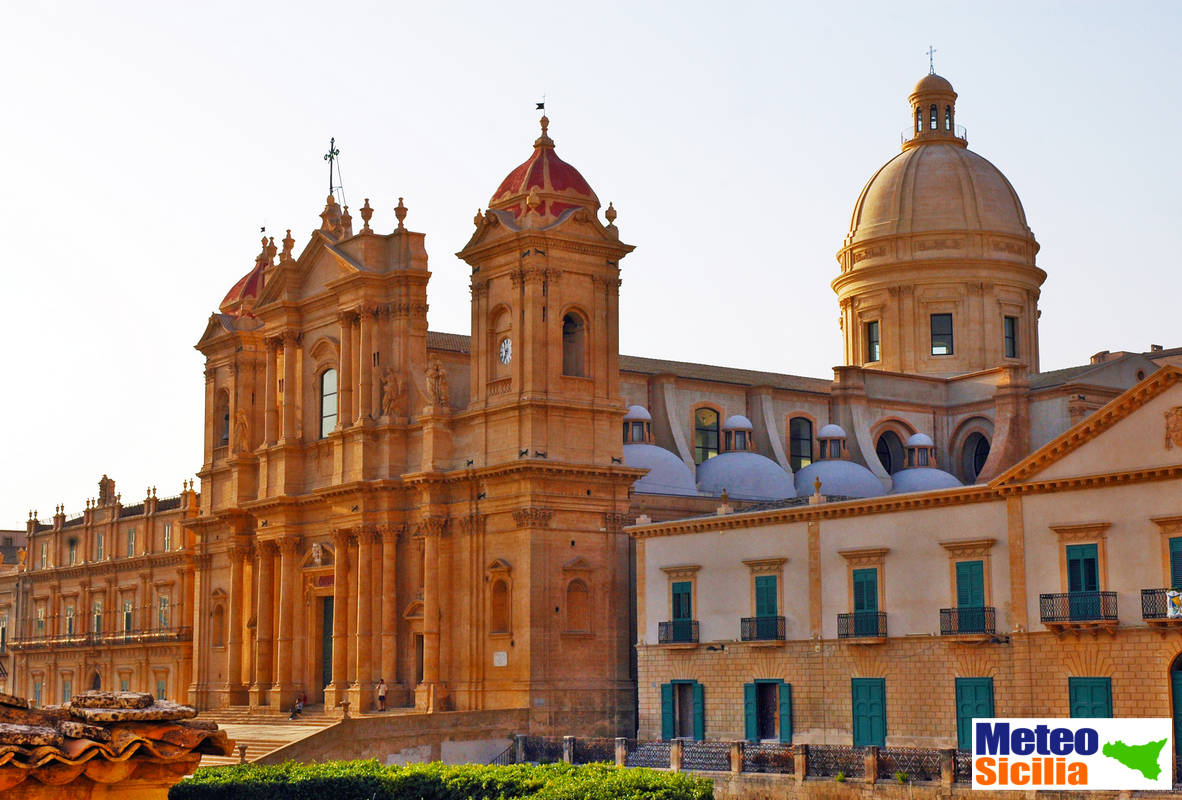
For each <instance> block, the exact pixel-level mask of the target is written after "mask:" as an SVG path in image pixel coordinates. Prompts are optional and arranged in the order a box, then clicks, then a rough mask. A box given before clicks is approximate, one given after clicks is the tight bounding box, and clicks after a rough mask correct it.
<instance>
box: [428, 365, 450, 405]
mask: <svg viewBox="0 0 1182 800" xmlns="http://www.w3.org/2000/svg"><path fill="white" fill-rule="evenodd" d="M447 394H448V387H447V373H446V372H445V371H444V369H443V363H442V362H441V361H440V360H439V356H432V357H431V361H430V363H428V364H427V403H428V404H429V405H432V406H439V407H441V408H447V407H448V399H447Z"/></svg>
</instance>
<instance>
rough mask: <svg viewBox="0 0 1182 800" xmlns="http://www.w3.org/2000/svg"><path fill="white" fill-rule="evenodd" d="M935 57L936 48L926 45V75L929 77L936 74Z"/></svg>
mask: <svg viewBox="0 0 1182 800" xmlns="http://www.w3.org/2000/svg"><path fill="white" fill-rule="evenodd" d="M935 55H936V48H934V47H932V46H931V45H930V44H929V45H928V74H929V75H935V74H936V59H935Z"/></svg>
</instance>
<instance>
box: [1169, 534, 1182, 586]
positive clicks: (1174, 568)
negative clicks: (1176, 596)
mask: <svg viewBox="0 0 1182 800" xmlns="http://www.w3.org/2000/svg"><path fill="white" fill-rule="evenodd" d="M1170 588H1171V589H1178V590H1182V536H1175V537H1174V538H1173V539H1170Z"/></svg>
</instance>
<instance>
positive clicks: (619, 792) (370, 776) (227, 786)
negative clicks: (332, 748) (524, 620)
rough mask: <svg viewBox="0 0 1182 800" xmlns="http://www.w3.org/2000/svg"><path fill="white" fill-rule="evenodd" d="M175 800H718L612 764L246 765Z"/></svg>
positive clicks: (708, 790)
mask: <svg viewBox="0 0 1182 800" xmlns="http://www.w3.org/2000/svg"><path fill="white" fill-rule="evenodd" d="M168 796H169V798H170V800H280V798H283V800H321V798H329V800H514V798H536V800H713V797H714V787H713V784H712V783H711V781H709V780H708V779H705V778H694V777H691V776H689V775H683V774H678V773H670V772H657V771H655V770H650V769H621V768H618V767H613V766H609V765H606V764H587V765H583V766H577V767H575V766H570V765H568V764H545V765H542V766H530V765H525V764H520V765H515V766H508V767H498V766H485V765H482V764H465V765H462V766H446V765H444V764H440V763H438V762H436V763H433V764H408V765H407V766H401V767H395V766H391V767H384V766H382V765H381V764H379V763H378V762H377V761H372V760H371V761H330V762H326V763H323V764H299V763H296V762H294V761H289V762H287V763H285V764H277V765H275V766H261V765H256V764H241V765H238V766H233V767H214V768H206V769H199V770H197V772H196V774H194V775H193V777H191V778H186V779H184V780H183V781H181V782H180V783H178V784H177V785H176V786H173V787H172V789H171V790H169V792H168Z"/></svg>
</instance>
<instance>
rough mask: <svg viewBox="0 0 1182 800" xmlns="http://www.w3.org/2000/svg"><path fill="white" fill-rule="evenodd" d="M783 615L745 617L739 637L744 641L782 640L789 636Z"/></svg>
mask: <svg viewBox="0 0 1182 800" xmlns="http://www.w3.org/2000/svg"><path fill="white" fill-rule="evenodd" d="M787 630H788V626H787V625H786V624H785V622H784V618H783V617H743V619H742V620H741V621H740V624H739V638H740V639H742V640H743V641H744V642H773V643H774V642H782V641H784V640H785V639H787V638H788V633H787Z"/></svg>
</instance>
